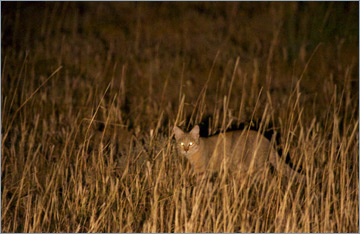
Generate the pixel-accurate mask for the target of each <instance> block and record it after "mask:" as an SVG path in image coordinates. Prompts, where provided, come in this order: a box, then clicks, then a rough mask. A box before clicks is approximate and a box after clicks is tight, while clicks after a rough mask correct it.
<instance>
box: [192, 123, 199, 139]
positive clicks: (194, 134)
mask: <svg viewBox="0 0 360 234" xmlns="http://www.w3.org/2000/svg"><path fill="white" fill-rule="evenodd" d="M190 134H191V136H192V137H194V138H195V139H198V138H199V136H200V128H199V125H195V127H193V129H191V131H190Z"/></svg>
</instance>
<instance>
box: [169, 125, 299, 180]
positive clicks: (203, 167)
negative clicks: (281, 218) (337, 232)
mask: <svg viewBox="0 0 360 234" xmlns="http://www.w3.org/2000/svg"><path fill="white" fill-rule="evenodd" d="M174 133H175V139H176V145H177V150H178V152H179V153H180V154H181V155H183V156H185V157H186V158H187V159H188V160H189V161H190V163H191V165H192V167H193V169H194V171H195V172H196V173H197V174H202V173H204V172H210V173H213V172H219V171H220V168H221V166H222V163H225V166H226V168H227V169H228V170H229V171H232V172H236V173H238V175H244V174H252V175H255V174H257V175H260V174H262V173H263V172H264V169H266V164H267V163H270V164H271V165H272V166H273V167H274V168H275V169H276V170H277V171H278V172H282V173H283V174H286V176H288V177H290V176H294V177H296V178H297V179H298V180H303V179H304V176H303V175H301V174H299V173H297V172H296V171H294V170H293V169H292V168H291V167H290V166H289V165H287V164H286V163H285V162H283V161H282V160H281V158H280V156H279V155H278V154H277V152H276V151H275V150H274V149H273V148H272V147H271V143H270V141H269V140H268V139H267V138H265V137H264V136H263V135H261V134H260V133H258V132H256V131H253V130H244V131H240V130H238V131H231V132H226V133H220V134H219V135H215V136H210V137H200V129H199V126H198V125H196V126H195V127H194V128H193V129H192V130H191V131H190V132H188V133H187V132H184V131H182V130H181V129H180V128H178V127H177V126H175V127H174ZM224 159H226V160H225V161H224Z"/></svg>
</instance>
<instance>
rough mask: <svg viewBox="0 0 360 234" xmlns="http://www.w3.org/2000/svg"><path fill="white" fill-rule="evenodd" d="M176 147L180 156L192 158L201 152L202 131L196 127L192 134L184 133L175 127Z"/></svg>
mask: <svg viewBox="0 0 360 234" xmlns="http://www.w3.org/2000/svg"><path fill="white" fill-rule="evenodd" d="M174 133H175V139H176V147H177V149H178V151H179V153H180V154H182V155H184V156H191V155H193V154H194V153H196V152H197V151H198V150H199V147H200V145H199V143H200V139H199V137H200V135H199V133H200V129H199V126H198V125H196V126H195V127H194V128H193V129H192V130H191V131H190V132H184V131H183V130H181V129H180V128H178V127H177V126H175V127H174Z"/></svg>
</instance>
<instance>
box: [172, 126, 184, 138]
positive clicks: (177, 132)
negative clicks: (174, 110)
mask: <svg viewBox="0 0 360 234" xmlns="http://www.w3.org/2000/svg"><path fill="white" fill-rule="evenodd" d="M174 133H175V139H176V140H177V139H179V138H180V137H182V136H183V135H184V132H183V130H181V129H180V128H178V127H177V126H174Z"/></svg>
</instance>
